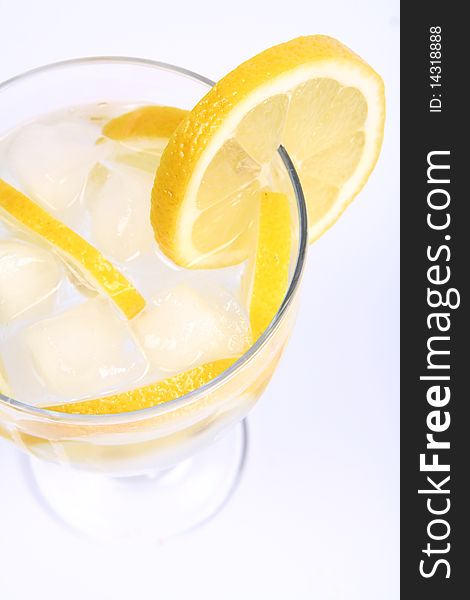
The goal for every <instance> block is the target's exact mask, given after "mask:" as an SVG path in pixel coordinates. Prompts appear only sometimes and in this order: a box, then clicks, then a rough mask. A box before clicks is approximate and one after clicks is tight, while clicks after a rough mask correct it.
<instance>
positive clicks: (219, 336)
mask: <svg viewBox="0 0 470 600" xmlns="http://www.w3.org/2000/svg"><path fill="white" fill-rule="evenodd" d="M133 327H134V331H135V332H136V335H137V338H138V339H139V341H140V344H141V346H142V347H143V348H144V351H145V352H146V354H147V356H148V358H149V360H150V361H151V363H152V365H153V366H154V367H158V368H159V369H161V370H164V371H171V372H177V371H182V370H184V369H189V368H191V367H195V366H197V365H199V364H202V363H205V362H208V361H212V360H216V359H219V358H230V357H234V356H238V355H240V354H242V353H243V351H244V350H246V349H247V347H248V346H249V343H250V328H249V323H248V320H247V318H246V316H245V314H244V312H243V310H242V309H241V307H240V306H239V304H238V303H237V302H236V301H235V299H234V298H233V297H232V296H231V295H230V294H228V293H227V292H224V291H222V290H217V291H215V290H211V293H210V295H209V294H208V293H205V294H204V295H203V294H202V293H200V292H198V291H197V290H196V289H193V288H190V287H188V286H186V285H184V284H179V285H178V286H176V287H174V288H173V289H171V290H169V291H168V292H166V293H164V294H161V295H160V296H158V297H156V298H155V299H154V301H153V306H152V307H149V308H147V309H146V310H145V311H144V313H142V314H141V315H139V316H138V317H137V318H136V319H134V321H133Z"/></svg>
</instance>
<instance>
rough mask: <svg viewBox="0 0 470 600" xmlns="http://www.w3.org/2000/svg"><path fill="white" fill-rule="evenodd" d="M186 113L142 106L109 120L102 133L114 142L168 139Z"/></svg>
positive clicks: (161, 107) (177, 109) (165, 108)
mask: <svg viewBox="0 0 470 600" xmlns="http://www.w3.org/2000/svg"><path fill="white" fill-rule="evenodd" d="M187 112H188V111H186V110H183V109H181V108H175V107H173V106H152V105H150V106H142V107H141V108H137V109H135V110H132V111H130V112H127V113H124V114H123V115H119V116H118V117H115V118H114V119H111V120H110V121H108V122H107V123H106V125H105V126H104V127H103V131H102V132H103V135H105V136H106V137H108V138H110V139H112V140H116V141H123V140H129V139H132V138H165V139H168V138H169V137H170V136H171V135H172V133H173V132H174V130H175V129H176V128H177V127H178V125H179V124H180V123H181V121H182V120H183V119H184V117H185V116H186V114H187Z"/></svg>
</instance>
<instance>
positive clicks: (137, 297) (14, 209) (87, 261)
mask: <svg viewBox="0 0 470 600" xmlns="http://www.w3.org/2000/svg"><path fill="white" fill-rule="evenodd" d="M2 211H3V212H4V215H5V216H6V218H7V220H10V218H11V217H13V219H14V222H15V223H16V224H17V225H19V226H23V227H26V228H27V229H28V230H29V231H30V232H33V233H35V234H36V235H38V236H40V238H41V239H42V240H45V241H47V242H48V243H49V244H50V245H52V246H53V247H54V249H55V250H56V251H57V252H58V253H59V254H61V255H62V256H63V258H64V260H65V261H66V262H68V263H69V264H70V265H71V266H72V267H74V268H75V269H77V270H78V272H79V273H80V274H81V275H83V277H85V279H86V280H87V281H89V282H90V284H91V285H93V287H95V288H98V289H100V290H102V291H103V292H104V293H105V294H107V295H108V296H109V297H110V298H111V300H113V302H114V303H115V304H116V306H117V307H118V308H119V309H120V310H121V311H122V312H123V313H124V315H125V316H126V317H127V318H128V319H132V317H134V316H135V315H137V314H138V313H139V312H140V311H141V310H142V309H143V308H144V306H145V300H144V298H143V297H142V296H141V294H140V293H139V292H138V291H137V290H136V289H135V288H134V286H133V285H132V284H131V282H130V281H128V280H127V279H126V278H125V277H124V275H123V274H122V273H120V271H118V270H117V269H116V267H114V266H113V265H112V264H111V263H110V262H109V261H108V260H107V259H106V258H105V257H104V256H103V255H102V254H101V253H100V252H99V251H98V250H97V249H96V248H95V247H94V246H92V245H91V244H89V243H88V242H87V241H86V240H84V239H83V238H82V237H81V236H79V235H78V233H75V231H73V230H72V229H70V228H69V227H67V226H66V225H65V224H64V223H62V222H61V221H59V220H57V219H55V218H54V217H53V216H52V215H50V214H49V213H48V212H47V211H45V210H44V209H43V208H41V207H40V206H39V205H38V204H36V203H35V202H33V201H32V200H30V199H29V198H28V197H27V196H25V195H24V194H22V193H21V192H20V191H18V190H17V189H15V188H14V187H12V186H11V185H9V184H8V183H6V182H5V181H3V180H2V179H0V217H1V216H2Z"/></svg>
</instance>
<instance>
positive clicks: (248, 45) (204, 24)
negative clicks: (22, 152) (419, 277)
mask: <svg viewBox="0 0 470 600" xmlns="http://www.w3.org/2000/svg"><path fill="white" fill-rule="evenodd" d="M0 21H1V24H2V26H1V30H2V35H1V37H0V56H1V59H0V80H3V79H6V78H8V77H10V76H13V75H15V74H17V73H19V72H22V71H24V70H26V69H29V68H31V67H35V66H38V65H41V64H44V63H48V62H51V61H56V60H60V59H64V58H71V57H80V56H85V55H99V54H106V55H111V54H119V55H130V56H140V57H147V58H152V59H157V60H161V61H166V62H170V63H174V64H179V65H181V66H185V67H188V68H189V69H193V70H195V71H196V72H200V73H202V74H204V75H206V76H208V77H210V78H212V79H217V78H219V77H220V76H222V75H223V74H224V73H225V72H226V71H228V70H230V69H231V68H233V67H234V66H236V65H237V64H238V63H239V62H241V61H242V60H244V59H246V58H247V57H249V56H250V55H253V54H255V53H256V52H258V51H260V50H262V49H264V48H265V47H267V46H270V45H273V44H275V43H278V42H281V41H285V40H287V39H289V38H292V37H295V36H298V35H301V34H309V33H327V34H330V35H332V36H335V37H338V38H339V39H340V40H342V41H343V42H345V43H346V44H347V45H349V46H350V47H352V48H353V49H354V50H355V51H356V52H358V53H359V54H360V55H361V56H363V57H364V58H365V59H366V60H368V61H369V62H370V63H371V64H372V65H373V66H374V67H375V68H376V70H377V71H379V73H381V75H382V76H383V78H384V80H385V84H386V88H387V101H388V121H387V130H386V136H385V143H384V148H383V152H382V156H381V158H380V161H379V163H378V165H377V168H376V170H375V172H374V173H373V175H372V177H371V178H370V181H369V183H368V185H367V187H366V188H365V190H364V191H363V192H362V193H361V194H360V196H359V197H358V198H357V200H356V201H355V203H354V204H353V206H352V207H351V208H349V209H348V211H347V212H346V214H345V215H344V216H343V217H342V219H341V220H340V222H339V223H337V225H335V227H334V228H333V230H331V231H330V232H329V233H327V234H326V235H325V236H324V237H323V238H322V239H321V240H320V241H319V242H318V243H317V244H316V245H315V246H314V247H312V248H311V251H310V259H309V260H310V262H309V266H308V269H307V272H306V276H305V280H304V288H303V299H302V304H301V310H300V314H299V317H298V322H297V328H296V330H295V332H294V334H293V337H292V341H291V343H290V346H289V347H288V350H287V352H286V355H285V358H284V360H283V362H282V363H281V365H280V367H279V370H278V372H277V373H276V375H275V377H274V379H273V381H272V383H271V385H270V386H269V388H268V390H267V392H266V393H265V395H264V396H263V398H262V400H261V401H260V403H259V404H258V406H257V407H256V408H255V409H254V411H253V413H252V414H251V416H250V427H251V433H252V439H251V450H250V457H249V465H248V469H247V472H246V474H245V477H244V479H243V481H242V483H241V485H240V487H239V489H238V491H237V493H236V495H235V497H234V498H233V500H232V501H231V503H230V504H229V505H228V506H227V507H226V509H225V510H224V512H223V513H222V514H221V515H219V516H218V517H217V518H216V519H215V520H214V521H212V522H211V523H210V524H208V525H206V526H205V527H204V528H203V529H201V530H199V531H197V532H196V533H193V534H191V535H190V536H186V537H183V538H180V539H177V540H175V541H173V542H169V543H167V544H165V545H163V546H137V547H136V546H131V545H125V544H113V545H106V544H98V543H96V542H91V541H87V540H84V539H82V538H79V537H76V536H74V535H73V534H72V533H69V532H68V531H67V530H65V529H63V528H61V526H60V525H58V524H57V523H56V522H54V521H53V520H51V519H50V518H49V516H48V515H47V514H46V513H45V512H43V510H42V509H41V507H40V506H38V505H37V504H36V502H35V501H34V500H33V499H32V497H31V495H30V493H29V490H28V489H27V487H26V484H25V482H24V480H23V478H22V475H21V471H20V469H19V464H18V460H17V455H16V450H15V449H14V448H13V447H10V445H8V444H7V443H6V442H1V441H0V598H2V600H3V599H4V600H23V599H26V598H31V597H34V598H38V599H39V600H42V599H46V598H47V599H48V600H59V599H61V600H62V599H63V598H66V599H67V600H79V599H80V600H81V599H82V598H88V599H90V600H95V599H96V600H98V599H99V600H120V599H121V598H135V599H139V600H147V599H150V598H152V599H155V598H164V599H165V600H173V599H176V600H179V599H185V598H192V599H195V600H198V599H199V598H201V599H202V598H204V599H206V600H215V599H217V600H219V599H220V600H232V599H234V600H235V599H236V600H239V599H241V598H244V599H248V600H252V599H263V600H264V599H265V598H269V599H271V600H277V599H283V600H284V599H289V600H290V599H293V600H304V599H307V600H310V599H318V600H329V599H334V600H339V599H341V600H342V599H356V598H357V599H358V600H359V599H360V600H369V599H370V600H389V599H393V600H395V599H397V598H398V595H399V594H398V494H399V487H398V458H399V454H398V376H399V373H398V294H399V287H398V286H399V283H398V242H399V235H398V175H399V173H398V127H399V118H398V89H399V82H398V60H399V49H398V41H399V39H398V38H399V15H398V2H397V1H395V0H355V1H354V2H352V1H349V0H327V1H326V2H320V1H319V0H289V1H288V2H275V0H270V1H269V2H268V1H260V0H258V1H256V0H236V1H235V2H228V1H226V2H222V1H219V2H213V1H211V0H192V2H186V3H183V2H181V1H179V0H173V1H166V2H160V1H159V0H104V1H99V0H80V1H77V2H67V1H64V0H40V1H37V2H36V1H34V0H29V1H26V0H16V1H15V2H12V0H0ZM32 101H34V99H32Z"/></svg>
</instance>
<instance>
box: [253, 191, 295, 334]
mask: <svg viewBox="0 0 470 600" xmlns="http://www.w3.org/2000/svg"><path fill="white" fill-rule="evenodd" d="M259 211H260V216H259V223H258V243H257V249H256V254H255V256H254V262H253V264H254V267H253V270H252V272H250V271H249V273H250V274H249V277H250V279H251V281H250V282H249V286H250V288H251V289H250V291H249V297H250V325H251V332H252V336H253V342H255V341H256V340H257V339H258V338H259V337H260V335H261V334H262V333H263V332H264V331H265V329H266V328H267V327H268V326H269V324H270V323H271V321H272V320H273V318H274V316H275V314H276V313H277V311H278V310H279V308H280V306H281V304H282V301H283V300H284V296H285V295H286V290H287V285H288V282H289V262H290V255H291V243H292V232H291V218H290V207H289V201H288V198H287V196H286V195H285V194H280V193H275V192H262V193H261V200H260V209H259Z"/></svg>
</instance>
